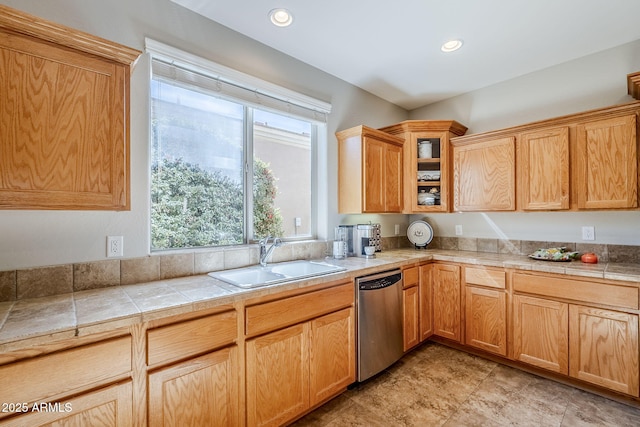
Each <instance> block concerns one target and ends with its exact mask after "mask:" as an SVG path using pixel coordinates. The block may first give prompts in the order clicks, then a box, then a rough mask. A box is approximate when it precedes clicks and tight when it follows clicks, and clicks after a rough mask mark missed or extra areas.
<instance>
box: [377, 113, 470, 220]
mask: <svg viewBox="0 0 640 427" xmlns="http://www.w3.org/2000/svg"><path fill="white" fill-rule="evenodd" d="M380 130H382V131H384V132H387V133H390V134H392V135H397V136H400V137H402V138H404V141H405V143H404V153H403V154H404V172H405V174H404V209H403V213H423V212H450V211H451V206H452V203H451V184H452V182H453V176H452V170H451V161H450V154H451V153H450V148H449V141H450V139H451V138H453V137H455V136H462V135H464V134H465V132H466V131H467V128H466V127H465V126H463V125H461V124H460V123H458V122H456V121H453V120H448V121H444V120H407V121H404V122H401V123H398V124H395V125H392V126H387V127H384V128H382V129H380Z"/></svg>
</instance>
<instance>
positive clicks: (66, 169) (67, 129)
mask: <svg viewBox="0 0 640 427" xmlns="http://www.w3.org/2000/svg"><path fill="white" fill-rule="evenodd" d="M139 55H140V52H139V51H137V50H134V49H130V48H128V47H124V46H121V45H117V44H115V43H111V42H108V41H106V40H103V39H100V38H98V37H94V36H92V35H89V34H85V33H82V32H79V31H76V30H73V29H71V28H67V27H63V26H60V25H58V24H55V23H52V22H47V21H44V20H42V19H40V18H36V17H34V16H30V15H26V14H24V13H22V12H18V11H16V10H13V9H10V8H8V7H5V6H0V87H1V90H0V91H1V93H2V96H1V97H0V141H2V144H0V208H4V209H82V210H85V209H86V210H96V209H99V210H126V209H130V195H129V78H130V68H131V66H132V65H133V64H134V62H135V61H136V59H137V58H138V56H139Z"/></svg>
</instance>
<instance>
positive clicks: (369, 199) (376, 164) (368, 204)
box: [362, 137, 387, 212]
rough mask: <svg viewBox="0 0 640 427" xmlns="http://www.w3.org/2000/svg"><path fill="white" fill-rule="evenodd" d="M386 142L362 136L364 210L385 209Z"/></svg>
mask: <svg viewBox="0 0 640 427" xmlns="http://www.w3.org/2000/svg"><path fill="white" fill-rule="evenodd" d="M386 146H387V144H386V143H385V142H382V141H378V140H377V139H375V138H371V137H365V138H364V156H363V161H364V163H363V165H362V167H363V174H364V177H365V178H364V184H363V185H364V194H363V198H364V200H363V211H364V212H384V211H385V203H384V198H385V192H386V187H385V179H384V175H385V169H386V165H385V151H386Z"/></svg>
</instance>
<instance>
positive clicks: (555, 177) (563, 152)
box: [518, 126, 569, 210]
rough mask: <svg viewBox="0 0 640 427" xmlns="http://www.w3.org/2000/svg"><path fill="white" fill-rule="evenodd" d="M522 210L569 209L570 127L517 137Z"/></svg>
mask: <svg viewBox="0 0 640 427" xmlns="http://www.w3.org/2000/svg"><path fill="white" fill-rule="evenodd" d="M518 179H519V181H518V183H519V187H518V188H519V191H520V197H519V202H520V206H519V207H520V209H523V210H560V209H569V128H568V127H567V126H564V127H560V128H555V129H549V130H543V131H539V132H531V133H523V134H522V135H521V136H520V138H519V140H518Z"/></svg>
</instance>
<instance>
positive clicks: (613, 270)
mask: <svg viewBox="0 0 640 427" xmlns="http://www.w3.org/2000/svg"><path fill="white" fill-rule="evenodd" d="M429 260H435V261H449V262H456V263H462V264H472V265H482V266H489V267H502V268H511V269H516V270H529V271H538V272H547V273H556V274H566V275H572V276H581V277H590V278H596V279H607V280H617V281H623V282H626V283H628V284H629V285H631V286H640V265H637V264H616V263H600V264H583V263H582V262H580V261H572V262H545V261H537V260H532V259H529V258H528V257H526V256H521V255H507V254H495V253H484V252H466V251H451V250H438V249H428V250H415V249H411V248H409V249H396V250H389V251H385V252H380V253H377V254H376V258H374V259H365V258H359V257H352V258H346V259H343V260H334V259H326V260H324V261H327V262H330V263H332V264H336V265H340V266H343V267H346V271H343V272H340V273H333V274H331V275H327V276H320V277H316V278H312V279H305V280H298V281H292V282H286V283H280V284H275V285H271V286H265V287H261V288H255V289H241V288H238V287H235V286H232V285H229V284H226V283H224V282H222V281H219V280H217V279H214V278H212V277H210V276H208V275H198V276H189V277H182V278H177V279H168V280H158V281H154V282H149V283H141V284H136V285H128V286H113V287H108V288H102V289H94V290H87V291H80V292H74V293H67V294H62V295H55V296H50V297H43V298H34V299H25V300H18V301H10V302H3V303H0V353H5V352H9V351H14V350H19V349H25V348H27V347H29V346H32V345H39V344H45V343H48V342H52V341H57V340H62V339H67V338H73V337H77V336H86V335H90V334H93V333H99V332H108V331H111V330H114V329H117V328H121V327H126V326H129V325H133V324H137V323H141V322H146V321H149V320H153V319H160V318H164V317H169V316H174V315H179V314H184V313H189V312H193V311H198V310H204V309H208V308H214V307H219V306H223V305H231V304H234V303H236V302H238V301H242V300H246V299H250V298H256V297H261V296H265V295H269V294H273V293H278V292H283V291H287V290H292V289H299V288H304V287H310V286H313V285H317V284H319V283H322V282H324V281H326V280H327V279H329V278H330V279H331V280H340V279H350V280H352V279H353V278H355V277H358V276H363V275H368V274H374V273H377V272H380V271H384V270H387V269H391V268H396V267H403V266H406V265H410V264H414V263H417V262H422V261H429Z"/></svg>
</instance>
